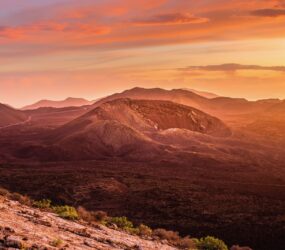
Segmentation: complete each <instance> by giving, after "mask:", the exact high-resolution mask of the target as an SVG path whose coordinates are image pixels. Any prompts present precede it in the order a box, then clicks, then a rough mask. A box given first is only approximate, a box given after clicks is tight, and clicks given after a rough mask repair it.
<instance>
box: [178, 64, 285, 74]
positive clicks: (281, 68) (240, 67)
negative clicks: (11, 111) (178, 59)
mask: <svg viewBox="0 0 285 250" xmlns="http://www.w3.org/2000/svg"><path fill="white" fill-rule="evenodd" d="M178 70H180V71H193V70H194V71H195V70H199V71H200V70H202V71H224V72H228V71H229V72H233V71H237V70H255V71H260V70H264V71H278V72H285V66H260V65H242V64H235V63H228V64H220V65H207V66H189V67H186V68H180V69H178Z"/></svg>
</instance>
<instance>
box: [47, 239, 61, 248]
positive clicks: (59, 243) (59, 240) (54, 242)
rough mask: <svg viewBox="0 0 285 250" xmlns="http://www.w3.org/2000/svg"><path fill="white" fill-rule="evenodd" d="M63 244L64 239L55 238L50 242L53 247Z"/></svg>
mask: <svg viewBox="0 0 285 250" xmlns="http://www.w3.org/2000/svg"><path fill="white" fill-rule="evenodd" d="M62 244H63V241H62V240H61V239H55V240H53V241H52V242H51V243H50V245H51V246H53V247H60V246H61V245H62Z"/></svg>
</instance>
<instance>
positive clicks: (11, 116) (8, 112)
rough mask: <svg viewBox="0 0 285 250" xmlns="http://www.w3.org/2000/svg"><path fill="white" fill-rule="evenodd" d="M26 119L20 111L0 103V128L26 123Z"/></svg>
mask: <svg viewBox="0 0 285 250" xmlns="http://www.w3.org/2000/svg"><path fill="white" fill-rule="evenodd" d="M27 119H28V116H27V115H26V114H24V113H22V112H21V111H19V110H16V109H13V108H11V107H8V106H6V105H4V104H1V103H0V127H6V126H10V125H13V124H18V123H21V122H24V121H26V120H27Z"/></svg>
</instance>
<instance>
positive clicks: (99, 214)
mask: <svg viewBox="0 0 285 250" xmlns="http://www.w3.org/2000/svg"><path fill="white" fill-rule="evenodd" d="M92 215H93V216H94V217H95V220H96V221H97V222H104V221H106V220H107V219H108V214H107V213H106V212H103V211H95V212H92Z"/></svg>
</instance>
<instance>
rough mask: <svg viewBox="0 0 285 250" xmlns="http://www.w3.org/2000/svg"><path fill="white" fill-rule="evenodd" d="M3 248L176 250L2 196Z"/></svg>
mask: <svg viewBox="0 0 285 250" xmlns="http://www.w3.org/2000/svg"><path fill="white" fill-rule="evenodd" d="M0 249H47V250H49V249H78V250H79V249H98V250H99V249H100V250H112V249H114V250H115V249H116V250H119V249H129V250H131V249H134V250H135V249H141V250H155V249H157V250H174V249H176V248H174V247H171V246H169V245H164V244H162V243H160V242H156V241H151V240H145V239H142V238H140V237H138V236H132V235H129V234H127V233H125V232H121V231H117V230H113V229H110V228H107V227H105V226H102V225H94V226H90V225H87V224H86V223H84V222H73V221H68V220H64V219H61V218H59V217H58V216H57V215H55V214H52V213H49V212H43V211H40V210H38V209H34V208H31V207H27V206H24V205H22V204H20V203H18V202H17V201H11V200H9V199H7V198H4V197H3V196H0Z"/></svg>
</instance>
